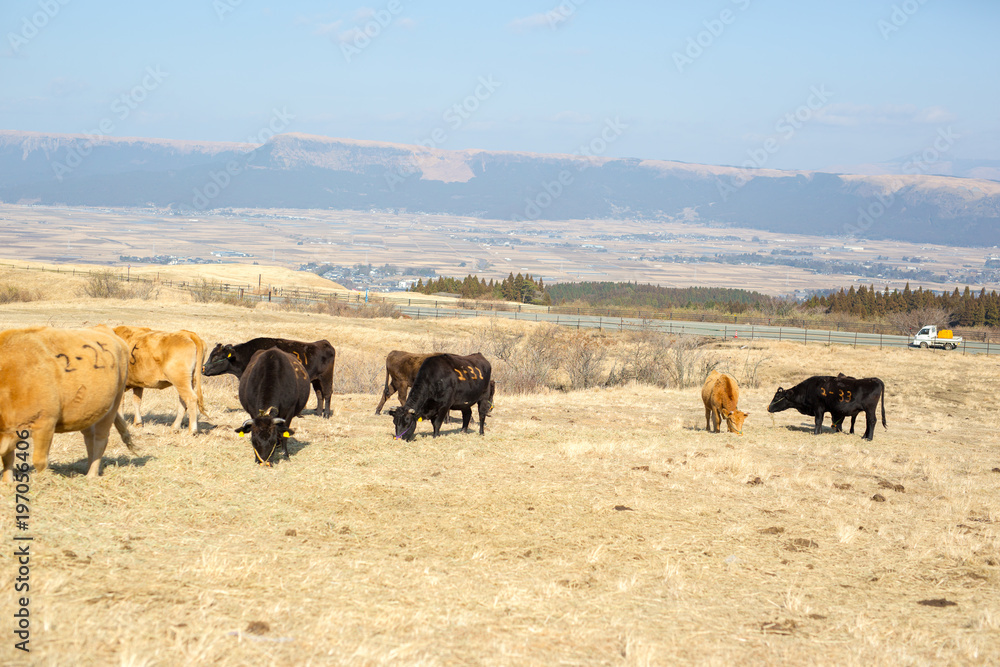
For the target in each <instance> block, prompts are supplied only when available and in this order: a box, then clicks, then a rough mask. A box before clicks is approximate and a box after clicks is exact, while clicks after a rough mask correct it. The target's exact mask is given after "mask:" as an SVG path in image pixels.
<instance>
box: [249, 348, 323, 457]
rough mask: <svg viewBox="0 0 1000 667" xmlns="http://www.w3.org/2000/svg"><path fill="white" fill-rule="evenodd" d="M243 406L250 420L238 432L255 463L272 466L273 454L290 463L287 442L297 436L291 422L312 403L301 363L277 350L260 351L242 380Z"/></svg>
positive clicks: (307, 379)
mask: <svg viewBox="0 0 1000 667" xmlns="http://www.w3.org/2000/svg"><path fill="white" fill-rule="evenodd" d="M239 393H240V404H241V405H242V406H243V409H244V410H246V411H247V412H248V413H250V418H249V419H247V420H246V421H245V422H243V425H242V426H240V427H239V428H237V429H235V430H236V433H237V434H238V435H240V436H245V435H249V436H250V445H251V446H252V448H253V454H254V460H255V461H256V462H257V463H258V464H260V465H264V466H270V465H271V463H272V461H273V459H274V453H275V451H277V450H278V448H279V446H280V448H281V454H282V455H283V456H284V458H285V459H286V460H287V459H288V439H289V438H290V437H292V436H293V435H295V431H293V430H292V428H291V423H292V419H293V418H295V417H297V416H298V415H299V413H301V412H302V410H303V408H305V407H306V403H308V402H309V394H310V385H309V376H308V374H307V373H306V370H305V368H304V367H303V366H302V364H301V363H299V361H298V360H297V359H296V358H295V357H294V356H293V355H290V354H288V353H287V352H282V351H281V350H279V349H277V348H271V349H269V350H261V351H259V352H257V353H255V354H254V355H253V357H252V358H251V359H250V363H249V364H248V365H247V368H246V371H245V372H244V373H243V375H242V377H240V392H239Z"/></svg>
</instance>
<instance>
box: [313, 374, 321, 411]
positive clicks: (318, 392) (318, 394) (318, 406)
mask: <svg viewBox="0 0 1000 667" xmlns="http://www.w3.org/2000/svg"><path fill="white" fill-rule="evenodd" d="M311 384H312V388H313V391H315V392H316V416H317V417H322V416H323V385H322V384H321V383H320V381H319V378H316V379H315V380H313V381H312V383H311Z"/></svg>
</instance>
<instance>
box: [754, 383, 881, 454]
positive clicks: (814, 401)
mask: <svg viewBox="0 0 1000 667" xmlns="http://www.w3.org/2000/svg"><path fill="white" fill-rule="evenodd" d="M880 400H881V402H882V426H883V427H885V428H888V426H887V425H886V423H885V384H884V383H883V382H882V380H880V379H878V378H861V379H857V378H852V377H848V376H846V375H843V374H841V375H840V376H838V377H833V376H832V375H816V376H813V377H811V378H809V379H807V380H804V381H802V382H800V383H799V384H797V385H795V386H794V387H792V388H791V389H782V388H781V387H778V391H776V392H775V393H774V398H773V399H771V404H770V405H768V406H767V411H768V412H781V411H782V410H788V409H789V408H795V409H796V410H798V411H799V412H801V413H802V414H804V415H810V416H812V417H815V418H816V428H815V430H814V431H813V432H814V433H815V434H817V435H818V434H819V433H820V431H822V429H823V417H824V416H825V415H826V413H827V412H829V413H830V418H831V419H832V420H833V427H834V430H835V431H839V430H841V429H842V427H843V423H844V417H851V433H853V432H854V420H855V418H856V417H857V415H858V413H859V412H864V413H865V434H864V436H863V437H864V439H865V440H872V439H873V438H874V437H875V423H876V421H877V417H876V409H877V408H878V404H879V401H880Z"/></svg>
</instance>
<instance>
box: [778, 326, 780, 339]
mask: <svg viewBox="0 0 1000 667" xmlns="http://www.w3.org/2000/svg"><path fill="white" fill-rule="evenodd" d="M778 340H779V341H780V340H781V327H778Z"/></svg>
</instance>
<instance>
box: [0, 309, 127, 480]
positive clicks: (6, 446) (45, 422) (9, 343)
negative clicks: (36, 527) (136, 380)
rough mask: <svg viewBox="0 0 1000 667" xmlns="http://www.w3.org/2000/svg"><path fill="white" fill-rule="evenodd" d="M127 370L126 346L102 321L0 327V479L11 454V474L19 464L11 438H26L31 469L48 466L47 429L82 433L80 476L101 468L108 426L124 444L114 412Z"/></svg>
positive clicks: (7, 475)
mask: <svg viewBox="0 0 1000 667" xmlns="http://www.w3.org/2000/svg"><path fill="white" fill-rule="evenodd" d="M127 373H128V348H127V347H126V346H125V342H124V341H122V339H121V338H119V337H118V336H116V335H115V334H114V333H113V332H112V331H111V329H109V328H107V327H100V328H96V329H53V328H50V327H32V328H29V329H9V330H7V331H4V332H2V333H0V458H2V459H3V481H4V482H11V481H12V471H13V469H14V459H15V456H16V457H17V458H18V459H21V461H22V462H21V463H18V465H17V473H18V478H19V479H20V476H21V474H23V473H24V472H26V471H27V468H28V466H27V461H24V457H22V456H21V454H22V452H24V450H19V448H18V447H17V443H18V442H20V441H23V440H27V439H29V438H30V439H31V441H32V442H33V445H34V452H33V454H32V462H33V463H34V464H35V470H36V471H38V472H41V471H42V470H45V468H46V467H47V466H48V461H49V447H50V446H51V444H52V434H53V433H67V432H70V431H81V432H82V433H83V441H84V443H85V444H86V446H87V459H88V467H87V477H97V476H98V475H100V474H101V457H102V456H103V455H104V448H105V447H106V446H107V444H108V435H109V433H110V432H111V426H112V425H114V426H115V428H116V429H118V433H119V435H121V438H122V442H124V443H125V445H126V446H127V447H128V448H129V449H132V439H131V437H130V436H129V433H128V428H127V427H126V425H125V420H124V419H122V418H121V416H120V415H119V414H118V406H119V405H120V404H121V400H122V395H123V394H124V393H125V377H126V375H127ZM18 450H19V451H18ZM24 453H25V454H26V452H24Z"/></svg>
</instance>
